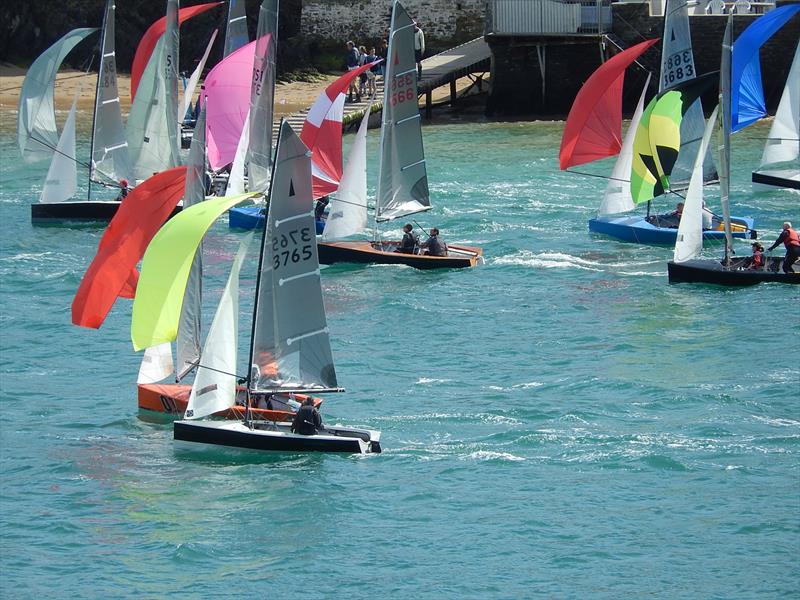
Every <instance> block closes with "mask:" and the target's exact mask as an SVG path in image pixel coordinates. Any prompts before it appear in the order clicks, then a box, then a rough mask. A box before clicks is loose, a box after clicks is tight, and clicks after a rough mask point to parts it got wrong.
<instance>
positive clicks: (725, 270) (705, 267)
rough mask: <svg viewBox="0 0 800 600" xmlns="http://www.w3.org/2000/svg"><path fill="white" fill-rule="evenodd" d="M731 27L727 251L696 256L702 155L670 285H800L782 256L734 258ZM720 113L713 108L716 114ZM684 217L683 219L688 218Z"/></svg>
mask: <svg viewBox="0 0 800 600" xmlns="http://www.w3.org/2000/svg"><path fill="white" fill-rule="evenodd" d="M731 29H732V17H729V18H728V25H727V27H726V28H725V35H724V38H723V42H722V67H721V70H720V95H719V96H720V102H719V115H720V118H719V127H720V144H719V147H720V156H719V179H720V196H721V198H720V200H721V203H722V213H723V219H724V227H725V255H724V257H723V258H722V260H713V259H702V258H698V257H699V255H700V251H701V244H699V243H698V242H697V240H698V239H699V235H700V233H699V232H700V228H701V227H702V217H701V211H702V197H703V196H702V186H701V177H702V175H701V171H702V156H698V157H697V160H696V162H695V167H694V173H693V175H692V182H691V183H690V186H689V190H688V193H687V196H686V206H685V207H684V216H683V218H682V219H681V224H680V228H679V230H678V240H677V241H676V244H675V255H674V258H673V260H672V261H670V262H669V263H668V264H667V272H668V276H669V282H670V283H710V284H716V285H723V286H750V285H756V284H758V283H763V282H774V283H790V284H800V273H782V272H781V271H780V265H781V263H782V262H783V261H782V259H780V258H778V257H764V265H763V267H761V268H756V269H750V268H749V267H750V258H748V257H742V258H734V257H733V253H734V252H733V237H732V235H731V217H730V209H729V195H730V136H731V48H732V43H731V35H732V34H731ZM716 114H717V111H715V112H714V115H712V116H716ZM713 126H714V119H713V118H712V119H710V120H709V123H708V125H707V126H706V132H705V134H704V136H703V144H704V145H705V146H708V143H709V139H710V137H711V130H712V128H713ZM684 220H685V221H684Z"/></svg>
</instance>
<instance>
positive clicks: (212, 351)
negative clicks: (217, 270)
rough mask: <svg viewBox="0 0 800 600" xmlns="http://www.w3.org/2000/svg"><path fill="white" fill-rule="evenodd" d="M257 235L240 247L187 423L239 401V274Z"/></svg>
mask: <svg viewBox="0 0 800 600" xmlns="http://www.w3.org/2000/svg"><path fill="white" fill-rule="evenodd" d="M251 239H253V234H252V233H251V234H250V235H248V236H247V237H246V238H245V239H244V240H243V241H242V243H241V245H240V246H239V251H238V252H237V253H236V258H235V259H234V261H233V266H232V267H231V274H230V276H229V277H228V282H227V284H226V285H225V290H224V291H223V293H222V298H221V299H220V301H219V306H218V307H217V312H216V313H215V314H214V320H213V321H212V322H211V328H210V329H209V330H208V337H207V338H206V343H205V345H204V346H203V355H202V358H201V361H200V366H199V367H198V369H197V375H196V376H195V378H194V384H193V385H192V392H191V394H190V395H189V404H188V405H187V407H186V414H185V417H186V418H187V419H199V418H201V417H206V416H208V415H210V414H213V413H215V412H217V411H220V410H224V409H226V408H230V407H231V406H233V405H234V403H235V401H236V344H237V341H238V333H239V270H240V269H241V267H242V262H243V261H244V257H245V255H246V254H247V247H248V246H249V244H250V240H251Z"/></svg>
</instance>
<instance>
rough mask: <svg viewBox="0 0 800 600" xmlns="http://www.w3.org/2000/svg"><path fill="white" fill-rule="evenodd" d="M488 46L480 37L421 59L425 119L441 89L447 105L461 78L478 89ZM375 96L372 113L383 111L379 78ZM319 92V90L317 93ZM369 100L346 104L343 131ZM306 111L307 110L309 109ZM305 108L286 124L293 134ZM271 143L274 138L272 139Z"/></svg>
mask: <svg viewBox="0 0 800 600" xmlns="http://www.w3.org/2000/svg"><path fill="white" fill-rule="evenodd" d="M490 56H491V54H490V51H489V45H488V44H487V43H486V42H485V41H484V39H483V38H482V37H480V38H476V39H474V40H472V41H469V42H466V43H464V44H461V45H460V46H456V47H455V48H451V49H450V50H446V51H445V52H441V53H439V54H436V55H434V56H431V57H428V58H425V59H423V61H422V77H421V78H420V80H419V83H418V90H419V94H420V96H424V97H425V113H426V117H430V114H431V108H432V106H433V91H434V90H435V89H437V88H440V87H442V86H446V85H449V86H450V99H449V102H450V104H455V103H456V102H457V100H458V98H457V93H456V81H458V80H459V79H461V78H462V77H469V78H470V80H471V81H472V83H471V84H470V86H469V87H468V89H470V88H472V87H473V86H477V87H478V89H481V86H482V82H483V76H484V74H485V73H488V72H489V68H490V67H489V65H490ZM376 83H377V94H376V98H375V103H374V104H373V105H372V112H373V113H375V112H379V111H380V110H381V108H382V107H383V78H382V77H378V78H377V81H376ZM320 91H321V90H320ZM368 104H369V98H364V97H362V99H361V102H346V103H345V105H344V116H343V118H342V126H343V127H344V128H345V129H348V128H349V127H353V126H356V125H358V123H360V122H361V119H362V117H363V116H364V113H365V111H366V110H367V105H368ZM309 108H310V107H309ZM307 114H308V108H306V109H303V110H301V111H300V112H297V113H294V114H292V115H290V116H288V117H286V120H287V121H288V122H289V124H290V125H291V126H292V127H293V128H294V130H295V131H298V132H299V131H301V130H302V128H303V123H304V122H305V120H306V115H307ZM278 126H279V123H276V124H275V129H274V134H275V136H277V132H278ZM273 139H275V138H273Z"/></svg>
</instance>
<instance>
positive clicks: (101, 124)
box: [88, 0, 132, 199]
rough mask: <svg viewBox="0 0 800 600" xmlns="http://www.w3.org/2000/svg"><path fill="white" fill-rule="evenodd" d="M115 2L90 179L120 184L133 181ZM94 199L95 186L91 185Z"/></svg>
mask: <svg viewBox="0 0 800 600" xmlns="http://www.w3.org/2000/svg"><path fill="white" fill-rule="evenodd" d="M114 13H115V5H114V0H106V10H105V17H104V19H103V33H102V36H103V39H102V42H101V45H100V71H99V73H98V74H97V92H96V94H95V102H94V120H93V127H92V150H91V166H90V168H89V179H90V180H94V181H98V180H101V181H104V182H106V183H109V182H110V183H117V182H118V181H119V180H120V179H132V177H131V169H130V162H129V158H128V142H127V141H126V139H125V128H124V127H123V125H122V110H121V108H120V103H119V91H118V89H117V62H116V58H115V56H116V50H115V42H114ZM88 194H89V196H88V197H89V199H91V185H90V186H89V192H88Z"/></svg>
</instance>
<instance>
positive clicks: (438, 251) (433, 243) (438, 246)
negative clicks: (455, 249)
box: [420, 227, 447, 256]
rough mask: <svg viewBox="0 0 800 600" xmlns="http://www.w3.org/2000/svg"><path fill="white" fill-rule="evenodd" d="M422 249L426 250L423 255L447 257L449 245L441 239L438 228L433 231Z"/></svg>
mask: <svg viewBox="0 0 800 600" xmlns="http://www.w3.org/2000/svg"><path fill="white" fill-rule="evenodd" d="M420 248H422V249H423V250H424V252H423V254H427V255H429V256H447V244H445V243H444V240H442V239H441V238H440V237H439V230H438V229H437V228H436V227H434V228H433V229H431V234H430V237H428V239H427V240H425V241H424V242H422V244H421V245H420Z"/></svg>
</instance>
